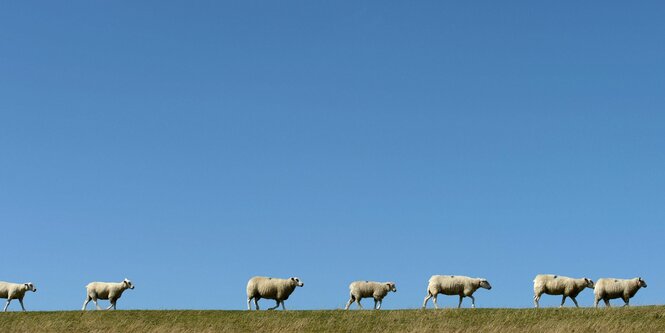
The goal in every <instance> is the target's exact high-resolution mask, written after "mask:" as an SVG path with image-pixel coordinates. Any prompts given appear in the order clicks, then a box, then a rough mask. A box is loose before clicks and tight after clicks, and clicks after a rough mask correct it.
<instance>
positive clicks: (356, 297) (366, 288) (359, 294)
mask: <svg viewBox="0 0 665 333" xmlns="http://www.w3.org/2000/svg"><path fill="white" fill-rule="evenodd" d="M349 290H350V294H351V298H349V302H347V303H346V307H345V308H344V309H345V310H348V309H349V307H350V306H351V303H353V302H356V303H358V307H359V308H361V309H362V308H363V306H362V305H360V300H361V299H363V298H369V297H372V298H374V310H380V309H381V303H382V302H383V298H384V297H386V295H387V294H388V292H390V291H392V292H397V287H395V283H394V282H374V281H355V282H351V284H350V285H349Z"/></svg>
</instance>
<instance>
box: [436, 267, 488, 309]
mask: <svg viewBox="0 0 665 333" xmlns="http://www.w3.org/2000/svg"><path fill="white" fill-rule="evenodd" d="M478 288H485V289H487V290H489V289H492V286H491V285H490V283H489V282H487V280H485V279H480V278H470V277H468V276H459V275H432V277H431V278H430V279H429V284H428V285H427V296H425V301H424V302H423V309H424V308H425V307H427V301H428V300H429V299H430V298H434V307H436V308H437V309H438V308H439V304H438V303H437V302H436V296H437V295H438V294H444V295H449V296H453V295H458V296H459V304H457V308H460V307H461V306H462V299H463V298H464V297H470V298H471V306H472V307H474V308H475V307H476V299H475V298H474V297H473V293H474V292H475V291H476V290H477V289H478Z"/></svg>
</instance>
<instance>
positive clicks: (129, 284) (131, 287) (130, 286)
mask: <svg viewBox="0 0 665 333" xmlns="http://www.w3.org/2000/svg"><path fill="white" fill-rule="evenodd" d="M122 284H123V285H124V286H125V288H127V289H134V285H133V284H132V281H129V279H124V280H123V281H122Z"/></svg>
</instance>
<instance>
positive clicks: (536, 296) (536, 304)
mask: <svg viewBox="0 0 665 333" xmlns="http://www.w3.org/2000/svg"><path fill="white" fill-rule="evenodd" d="M542 295H543V294H541V293H536V294H535V295H533V305H534V306H535V307H536V308H539V307H540V304H539V303H538V302H539V301H540V296H542Z"/></svg>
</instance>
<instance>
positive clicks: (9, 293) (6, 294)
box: [0, 281, 37, 312]
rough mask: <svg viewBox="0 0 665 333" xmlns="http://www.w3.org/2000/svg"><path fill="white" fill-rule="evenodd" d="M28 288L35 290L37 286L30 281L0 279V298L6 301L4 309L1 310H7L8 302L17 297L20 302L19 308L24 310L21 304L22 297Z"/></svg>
mask: <svg viewBox="0 0 665 333" xmlns="http://www.w3.org/2000/svg"><path fill="white" fill-rule="evenodd" d="M29 290H30V291H32V292H35V291H37V288H35V286H34V285H33V284H32V282H28V283H11V282H4V281H0V298H6V299H7V303H5V309H4V310H3V311H5V312H6V311H7V307H9V303H10V302H11V301H12V300H13V299H17V300H18V302H19V303H21V309H23V311H25V307H24V306H23V297H25V292H26V291H29Z"/></svg>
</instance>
